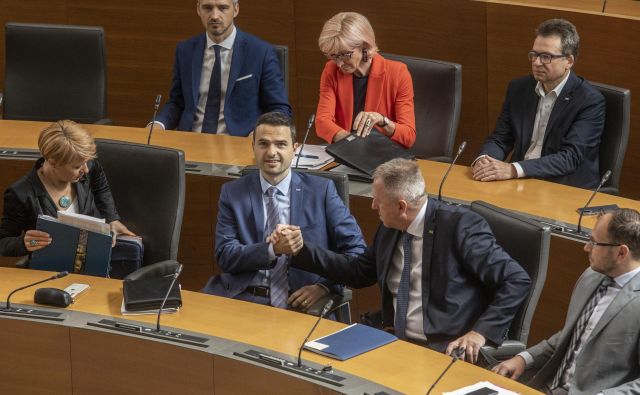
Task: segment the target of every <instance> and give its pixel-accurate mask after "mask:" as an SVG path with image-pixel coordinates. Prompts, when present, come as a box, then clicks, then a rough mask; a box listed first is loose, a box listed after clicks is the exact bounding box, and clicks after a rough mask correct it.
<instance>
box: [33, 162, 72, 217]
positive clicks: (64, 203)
mask: <svg viewBox="0 0 640 395" xmlns="http://www.w3.org/2000/svg"><path fill="white" fill-rule="evenodd" d="M40 174H41V175H42V177H43V178H45V179H47V181H49V179H48V177H47V176H46V175H45V172H44V170H43V169H40ZM58 205H59V206H60V207H61V208H64V209H67V208H69V207H70V206H71V197H70V196H68V195H66V194H64V193H63V194H62V195H60V198H59V199H58Z"/></svg>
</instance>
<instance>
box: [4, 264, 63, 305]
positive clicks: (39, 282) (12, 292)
mask: <svg viewBox="0 0 640 395" xmlns="http://www.w3.org/2000/svg"><path fill="white" fill-rule="evenodd" d="M67 274H69V272H60V273H58V274H55V275H53V276H51V277H49V278H45V279H44V280H40V281H37V282H35V283H33V284H29V285H25V286H24V287H20V288H18V289H15V290H13V291H11V293H10V294H9V296H7V304H6V306H5V308H4V309H3V310H4V311H10V310H11V303H10V302H9V300H10V299H11V296H12V295H13V294H14V293H16V292H18V291H22V290H23V289H25V288H29V287H33V286H34V285H38V284H42V283H44V282H47V281H51V280H55V279H58V278H62V277H64V276H66V275H67Z"/></svg>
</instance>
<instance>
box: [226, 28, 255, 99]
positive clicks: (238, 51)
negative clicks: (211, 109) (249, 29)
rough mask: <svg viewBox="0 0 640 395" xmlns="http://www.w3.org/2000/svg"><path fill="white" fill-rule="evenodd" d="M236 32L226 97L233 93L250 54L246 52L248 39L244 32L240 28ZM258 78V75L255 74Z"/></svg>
mask: <svg viewBox="0 0 640 395" xmlns="http://www.w3.org/2000/svg"><path fill="white" fill-rule="evenodd" d="M234 28H235V29H237V33H236V40H235V41H234V43H233V56H232V57H231V69H230V70H229V82H227V94H226V97H229V95H231V92H233V87H234V86H235V85H236V80H237V79H238V77H239V76H240V71H241V70H242V65H243V63H244V61H245V58H248V56H249V54H247V53H245V51H246V43H247V41H246V39H245V36H244V33H243V32H242V31H241V30H240V29H238V28H237V27H234ZM254 77H255V78H257V76H254Z"/></svg>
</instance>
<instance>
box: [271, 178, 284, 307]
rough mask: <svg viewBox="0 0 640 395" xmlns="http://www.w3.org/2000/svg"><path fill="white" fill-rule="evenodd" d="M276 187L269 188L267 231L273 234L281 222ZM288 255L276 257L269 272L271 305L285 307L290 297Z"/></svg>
mask: <svg viewBox="0 0 640 395" xmlns="http://www.w3.org/2000/svg"><path fill="white" fill-rule="evenodd" d="M277 192H278V189H277V188H276V187H269V189H267V196H268V198H267V204H266V206H267V224H266V225H267V226H266V228H267V233H266V235H267V236H268V235H271V233H272V232H273V230H274V229H275V228H276V225H278V224H279V223H280V209H279V208H278V202H277V200H276V193H277ZM287 269H288V266H287V257H286V256H285V255H281V256H279V257H276V264H275V266H274V267H273V269H271V271H270V272H269V288H270V295H271V306H275V307H281V308H285V307H287V299H288V298H289V278H288V277H287Z"/></svg>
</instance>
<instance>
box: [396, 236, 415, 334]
mask: <svg viewBox="0 0 640 395" xmlns="http://www.w3.org/2000/svg"><path fill="white" fill-rule="evenodd" d="M411 240H413V236H411V235H410V234H409V233H406V232H405V233H403V234H402V250H403V255H404V258H403V265H402V274H400V284H399V285H398V294H397V295H396V318H395V325H394V327H395V333H396V336H398V338H399V339H405V338H406V334H405V331H406V329H407V310H408V309H409V290H410V289H411Z"/></svg>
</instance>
